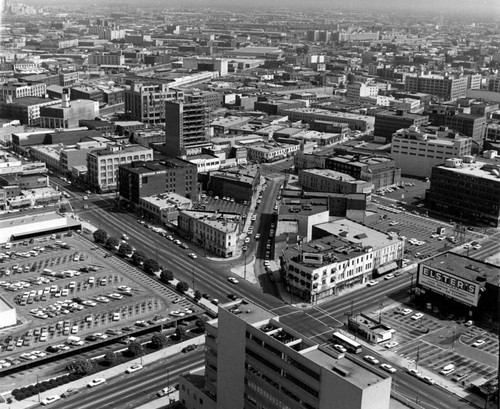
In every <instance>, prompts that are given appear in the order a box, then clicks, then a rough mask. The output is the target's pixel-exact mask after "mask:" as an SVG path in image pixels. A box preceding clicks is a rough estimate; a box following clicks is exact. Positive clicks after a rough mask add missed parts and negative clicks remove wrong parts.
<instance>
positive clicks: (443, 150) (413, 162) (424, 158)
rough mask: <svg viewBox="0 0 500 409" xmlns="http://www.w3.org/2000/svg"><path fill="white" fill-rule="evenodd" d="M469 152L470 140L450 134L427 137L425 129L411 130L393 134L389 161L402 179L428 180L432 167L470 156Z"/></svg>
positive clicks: (413, 127)
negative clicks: (447, 160)
mask: <svg viewBox="0 0 500 409" xmlns="http://www.w3.org/2000/svg"><path fill="white" fill-rule="evenodd" d="M471 149H472V140H471V138H467V137H462V136H459V135H457V134H455V133H453V132H449V131H438V132H436V133H434V134H433V133H427V132H426V131H425V130H424V128H419V127H416V126H412V127H410V128H408V129H399V130H398V131H396V132H395V133H394V134H393V137H392V144H391V158H392V159H394V161H395V163H396V166H398V167H399V168H400V169H401V173H402V174H403V175H411V176H418V177H430V175H431V172H432V167H433V166H435V165H442V164H444V162H445V160H446V159H449V158H462V157H464V156H466V155H470V154H471Z"/></svg>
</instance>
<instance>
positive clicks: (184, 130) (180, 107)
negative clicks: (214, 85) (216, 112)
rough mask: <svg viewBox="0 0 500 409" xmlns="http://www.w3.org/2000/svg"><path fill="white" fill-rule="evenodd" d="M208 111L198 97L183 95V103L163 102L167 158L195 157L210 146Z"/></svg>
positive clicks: (206, 106) (201, 99)
mask: <svg viewBox="0 0 500 409" xmlns="http://www.w3.org/2000/svg"><path fill="white" fill-rule="evenodd" d="M209 127H210V109H209V107H208V104H207V103H206V102H205V101H204V100H203V98H202V97H201V96H200V95H185V96H184V101H166V102H165V146H164V153H165V155H167V156H181V155H196V154H198V153H201V149H202V148H203V147H207V146H209V145H210V134H209Z"/></svg>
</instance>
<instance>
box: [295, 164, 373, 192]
mask: <svg viewBox="0 0 500 409" xmlns="http://www.w3.org/2000/svg"><path fill="white" fill-rule="evenodd" d="M299 184H300V186H301V187H302V188H304V189H305V190H310V191H313V192H327V193H364V194H366V195H369V194H371V192H372V188H373V185H372V184H371V183H370V182H366V181H364V180H360V179H356V178H353V177H352V176H350V175H348V174H346V173H340V172H336V171H334V170H330V169H305V170H300V171H299Z"/></svg>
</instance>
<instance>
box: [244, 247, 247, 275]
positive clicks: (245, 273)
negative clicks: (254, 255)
mask: <svg viewBox="0 0 500 409" xmlns="http://www.w3.org/2000/svg"><path fill="white" fill-rule="evenodd" d="M244 253H245V270H244V273H243V279H245V280H246V279H247V252H246V251H245V252H244Z"/></svg>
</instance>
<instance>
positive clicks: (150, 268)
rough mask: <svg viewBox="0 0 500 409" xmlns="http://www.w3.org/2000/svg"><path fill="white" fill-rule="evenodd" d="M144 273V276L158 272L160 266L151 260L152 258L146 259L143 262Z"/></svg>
mask: <svg viewBox="0 0 500 409" xmlns="http://www.w3.org/2000/svg"><path fill="white" fill-rule="evenodd" d="M144 271H145V272H146V274H154V273H156V272H158V271H160V265H159V264H158V262H157V261H156V260H153V259H152V258H148V259H147V260H146V261H145V262H144Z"/></svg>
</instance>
